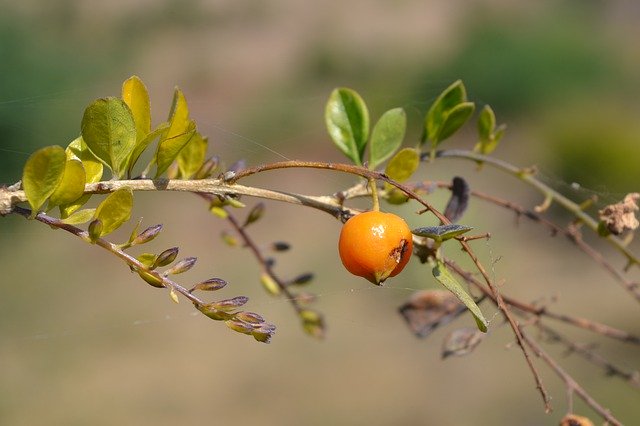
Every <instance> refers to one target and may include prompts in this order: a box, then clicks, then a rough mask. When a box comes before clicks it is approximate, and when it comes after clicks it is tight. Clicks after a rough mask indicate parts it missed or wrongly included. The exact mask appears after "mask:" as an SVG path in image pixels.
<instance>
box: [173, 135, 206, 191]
mask: <svg viewBox="0 0 640 426" xmlns="http://www.w3.org/2000/svg"><path fill="white" fill-rule="evenodd" d="M206 155H207V138H205V137H202V135H201V134H200V133H198V132H195V133H194V134H193V137H192V138H191V139H190V140H189V142H188V143H187V144H186V145H185V146H184V148H182V150H181V151H180V153H179V154H178V158H177V160H178V169H179V170H180V178H181V179H191V177H192V176H193V175H195V174H196V172H197V171H198V170H200V168H201V167H202V165H203V164H204V160H205V157H206Z"/></svg>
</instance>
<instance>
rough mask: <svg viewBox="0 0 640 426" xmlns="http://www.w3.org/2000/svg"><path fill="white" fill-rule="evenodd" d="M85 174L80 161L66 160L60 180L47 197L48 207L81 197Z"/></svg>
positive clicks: (67, 202) (70, 201)
mask: <svg viewBox="0 0 640 426" xmlns="http://www.w3.org/2000/svg"><path fill="white" fill-rule="evenodd" d="M85 179H86V175H85V173H84V167H82V162H80V161H78V160H67V161H66V163H65V166H64V173H63V174H62V180H61V181H60V183H59V184H58V186H57V187H56V189H55V190H54V191H53V194H51V196H50V197H49V205H48V209H52V208H53V207H55V206H59V205H63V204H69V203H72V202H74V201H76V200H77V199H78V198H80V197H82V194H84V183H85Z"/></svg>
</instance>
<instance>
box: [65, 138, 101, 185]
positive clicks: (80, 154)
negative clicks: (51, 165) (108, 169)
mask: <svg viewBox="0 0 640 426" xmlns="http://www.w3.org/2000/svg"><path fill="white" fill-rule="evenodd" d="M65 151H66V153H67V159H77V160H80V161H81V162H82V167H84V173H85V181H86V183H96V182H100V179H102V172H103V170H104V166H103V165H102V163H101V162H100V160H98V159H97V158H96V157H95V155H93V154H92V153H91V151H89V148H87V144H86V143H84V141H83V140H82V136H80V137H78V138H76V139H74V140H73V141H71V143H70V144H69V145H67V149H66V150H65Z"/></svg>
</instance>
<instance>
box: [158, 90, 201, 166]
mask: <svg viewBox="0 0 640 426" xmlns="http://www.w3.org/2000/svg"><path fill="white" fill-rule="evenodd" d="M169 117H170V118H169V130H167V132H166V133H164V134H163V135H162V137H161V138H160V142H159V143H158V150H157V151H156V167H157V169H156V177H158V176H160V175H162V174H163V173H164V172H165V171H166V170H167V169H168V168H169V166H170V165H171V163H173V161H174V160H175V159H176V157H177V156H178V154H180V150H182V148H184V146H185V145H186V144H187V143H188V142H189V140H190V139H191V137H192V136H193V135H194V133H195V131H196V123H195V122H194V121H193V120H190V119H189V107H188V106H187V100H186V99H185V97H184V94H183V93H182V91H180V89H178V88H176V91H175V93H174V96H173V105H172V107H171V113H170V114H169Z"/></svg>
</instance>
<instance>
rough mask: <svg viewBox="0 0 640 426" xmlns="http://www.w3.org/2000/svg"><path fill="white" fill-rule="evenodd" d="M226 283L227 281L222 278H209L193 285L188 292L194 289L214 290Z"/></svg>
mask: <svg viewBox="0 0 640 426" xmlns="http://www.w3.org/2000/svg"><path fill="white" fill-rule="evenodd" d="M226 285H227V282H226V281H225V280H223V279H222V278H209V279H208V280H206V281H203V282H201V283H198V284H196V285H194V286H193V288H192V289H191V290H189V293H193V292H194V291H196V290H200V291H216V290H220V289H221V288H223V287H224V286H226Z"/></svg>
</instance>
